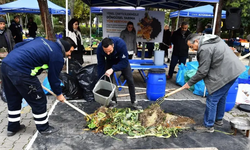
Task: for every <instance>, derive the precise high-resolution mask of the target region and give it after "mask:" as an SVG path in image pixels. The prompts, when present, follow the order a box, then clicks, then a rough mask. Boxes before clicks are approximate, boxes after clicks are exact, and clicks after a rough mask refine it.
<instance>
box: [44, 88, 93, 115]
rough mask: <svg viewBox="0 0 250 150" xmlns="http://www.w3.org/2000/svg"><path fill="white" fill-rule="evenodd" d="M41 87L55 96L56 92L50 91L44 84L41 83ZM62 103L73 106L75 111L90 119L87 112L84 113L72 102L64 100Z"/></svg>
mask: <svg viewBox="0 0 250 150" xmlns="http://www.w3.org/2000/svg"><path fill="white" fill-rule="evenodd" d="M42 88H43V89H45V90H46V91H48V92H49V93H50V94H52V95H53V96H55V97H57V96H56V94H55V93H54V92H52V91H51V90H49V89H47V88H46V87H45V86H43V85H42ZM64 103H66V104H67V105H69V106H70V107H72V108H74V109H75V110H76V111H78V112H79V113H81V114H83V115H84V116H86V117H89V118H90V119H91V117H90V116H89V114H87V113H85V112H84V111H82V110H81V109H79V108H77V107H76V106H74V105H73V104H71V103H70V102H68V101H66V100H64Z"/></svg>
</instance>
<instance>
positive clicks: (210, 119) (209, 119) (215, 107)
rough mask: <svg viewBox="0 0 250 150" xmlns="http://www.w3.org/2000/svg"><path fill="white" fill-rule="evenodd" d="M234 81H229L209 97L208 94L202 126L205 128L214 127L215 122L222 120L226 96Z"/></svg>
mask: <svg viewBox="0 0 250 150" xmlns="http://www.w3.org/2000/svg"><path fill="white" fill-rule="evenodd" d="M235 80H236V79H234V80H232V81H230V82H229V83H227V84H226V85H224V86H223V87H222V88H220V89H219V90H217V91H215V92H214V93H212V94H211V95H210V94H208V96H207V100H206V111H205V114H204V125H205V126H206V127H212V126H214V122H215V120H222V118H223V116H224V113H225V105H226V98H227V94H228V91H229V89H230V87H231V86H232V85H233V84H234V82H235Z"/></svg>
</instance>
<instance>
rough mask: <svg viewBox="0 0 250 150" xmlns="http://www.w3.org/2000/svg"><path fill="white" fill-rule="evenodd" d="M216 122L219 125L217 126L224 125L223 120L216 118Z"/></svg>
mask: <svg viewBox="0 0 250 150" xmlns="http://www.w3.org/2000/svg"><path fill="white" fill-rule="evenodd" d="M214 124H215V125H217V126H222V125H223V120H216V121H215V122H214Z"/></svg>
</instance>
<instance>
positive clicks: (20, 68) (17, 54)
mask: <svg viewBox="0 0 250 150" xmlns="http://www.w3.org/2000/svg"><path fill="white" fill-rule="evenodd" d="M75 47H76V44H75V43H74V41H72V40H71V39H70V38H64V39H60V40H58V41H56V42H53V41H49V40H46V39H44V38H36V39H34V40H32V41H27V42H21V43H18V44H16V46H15V48H14V50H13V51H11V52H10V53H9V54H8V55H7V57H6V58H5V59H3V62H2V68H1V69H2V78H3V86H4V89H5V94H6V98H7V104H8V129H7V136H13V135H15V134H16V132H18V131H20V130H22V129H24V128H25V125H20V116H21V114H20V113H21V103H22V99H23V98H24V99H25V100H26V101H27V103H28V104H29V105H30V107H31V108H32V113H33V116H34V121H35V124H36V128H37V130H38V131H39V132H40V133H41V134H43V135H48V134H51V133H53V132H56V131H57V129H56V128H54V127H52V126H50V125H49V122H48V115H47V106H46V104H47V99H46V96H45V94H44V92H43V89H42V87H41V83H40V82H39V79H38V78H37V75H39V74H40V73H41V72H42V71H43V70H44V69H48V80H49V83H50V86H51V88H52V90H53V92H54V93H55V94H56V95H57V100H59V101H61V102H63V101H64V100H65V97H64V96H63V94H62V89H61V86H60V83H61V82H60V80H59V75H60V72H61V70H62V68H63V65H64V57H70V55H71V52H72V51H73V50H74V48H75Z"/></svg>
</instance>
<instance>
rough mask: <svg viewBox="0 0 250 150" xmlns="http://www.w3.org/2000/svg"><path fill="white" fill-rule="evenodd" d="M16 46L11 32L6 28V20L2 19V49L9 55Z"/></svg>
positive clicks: (0, 39) (0, 22)
mask: <svg viewBox="0 0 250 150" xmlns="http://www.w3.org/2000/svg"><path fill="white" fill-rule="evenodd" d="M14 46H15V41H14V39H13V36H12V34H11V31H10V30H9V29H7V28H6V27H5V19H4V18H2V17H0V49H1V50H2V49H3V50H4V51H6V52H8V53H9V52H10V51H12V49H13V47H14ZM1 52H2V51H1Z"/></svg>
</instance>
